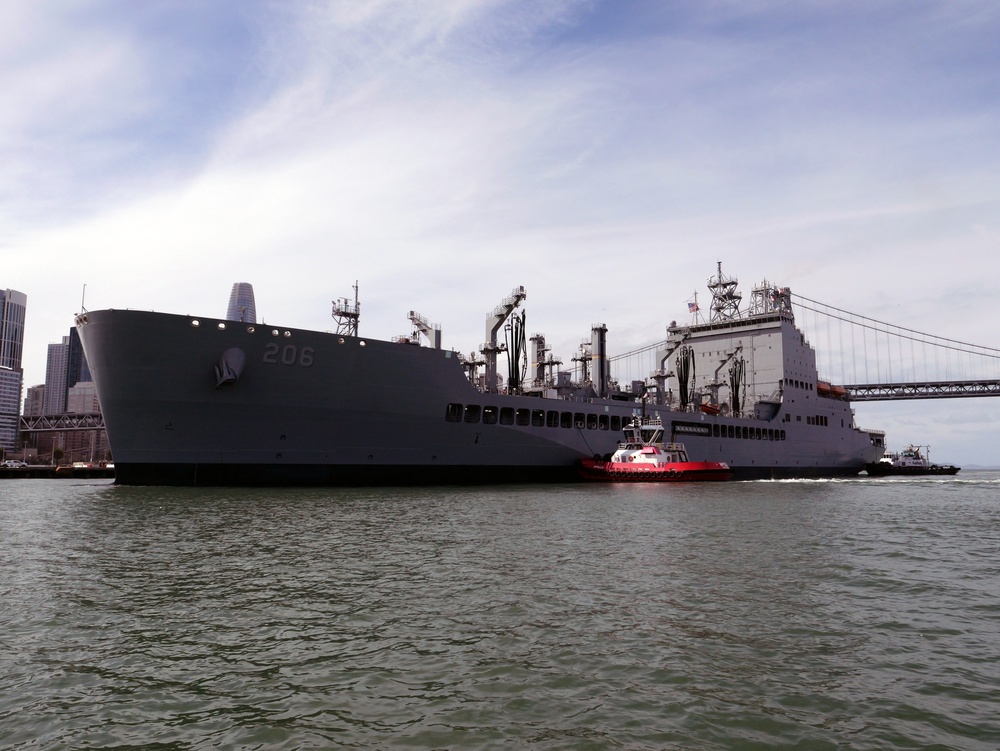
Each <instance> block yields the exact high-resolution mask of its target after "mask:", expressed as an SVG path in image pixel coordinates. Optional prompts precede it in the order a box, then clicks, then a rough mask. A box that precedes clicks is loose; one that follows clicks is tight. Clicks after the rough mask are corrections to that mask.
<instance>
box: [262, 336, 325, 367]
mask: <svg viewBox="0 0 1000 751" xmlns="http://www.w3.org/2000/svg"><path fill="white" fill-rule="evenodd" d="M264 362H268V363H272V364H274V365H277V364H279V363H280V364H281V365H305V366H306V367H309V366H310V365H312V364H313V348H312V347H302V348H301V349H300V348H299V347H296V346H295V345H294V344H286V345H285V346H283V347H282V346H281V345H279V344H277V343H275V342H270V343H269V344H267V345H266V346H265V347H264Z"/></svg>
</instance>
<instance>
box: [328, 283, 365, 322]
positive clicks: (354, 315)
mask: <svg viewBox="0 0 1000 751" xmlns="http://www.w3.org/2000/svg"><path fill="white" fill-rule="evenodd" d="M332 315H333V318H334V319H335V320H336V321H337V333H338V334H341V335H343V336H357V335H358V322H359V321H360V320H361V303H359V302H358V281H357V279H355V280H354V303H353V304H352V303H351V301H350V300H348V299H347V298H346V297H341V298H340V299H337V300H334V301H333V313H332Z"/></svg>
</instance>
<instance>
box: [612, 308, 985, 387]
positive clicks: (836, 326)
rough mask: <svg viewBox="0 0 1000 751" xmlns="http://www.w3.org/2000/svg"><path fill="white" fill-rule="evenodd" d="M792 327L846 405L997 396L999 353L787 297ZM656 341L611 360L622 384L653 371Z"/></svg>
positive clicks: (840, 309)
mask: <svg viewBox="0 0 1000 751" xmlns="http://www.w3.org/2000/svg"><path fill="white" fill-rule="evenodd" d="M792 307H793V312H794V314H795V324H796V326H797V327H798V329H799V330H800V331H801V332H802V333H803V334H804V335H805V337H806V340H807V341H808V342H809V343H810V344H811V345H812V347H813V350H814V351H815V352H816V367H817V370H818V372H819V374H820V378H822V379H823V380H824V381H828V382H830V383H833V384H837V385H838V386H840V387H842V388H843V389H844V391H845V392H846V396H847V397H848V398H849V399H850V400H851V401H858V402H862V401H891V400H897V399H954V398H961V397H984V396H1000V349H997V348H994V347H987V346H983V345H979V344H971V343H969V342H964V341H959V340H957V339H952V338H948V337H944V336H937V335H934V334H928V333H924V332H920V331H916V330H914V329H911V328H907V327H905V326H899V325H896V324H892V323H887V322H885V321H880V320H877V319H875V318H871V317H869V316H865V315H860V314H857V313H851V312H849V311H846V310H843V309H842V308H838V307H835V306H833V305H827V304H826V303H822V302H819V301H817V300H813V299H812V298H809V297H805V296H803V295H798V294H795V293H792ZM662 347H663V342H657V343H655V344H652V345H648V346H645V347H641V348H639V349H635V350H631V351H629V352H624V353H621V354H619V355H615V356H613V357H611V358H610V360H611V367H612V373H613V377H615V378H616V379H617V380H618V381H619V382H621V383H629V382H631V381H635V380H645V379H646V378H647V377H648V376H649V374H650V373H652V372H653V371H654V370H656V368H657V365H656V363H655V356H656V352H657V351H659V350H660V349H661V348H662Z"/></svg>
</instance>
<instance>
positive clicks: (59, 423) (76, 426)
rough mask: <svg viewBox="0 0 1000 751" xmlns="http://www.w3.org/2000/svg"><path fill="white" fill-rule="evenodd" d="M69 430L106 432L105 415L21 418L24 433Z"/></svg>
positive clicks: (98, 413)
mask: <svg viewBox="0 0 1000 751" xmlns="http://www.w3.org/2000/svg"><path fill="white" fill-rule="evenodd" d="M67 430H104V415H102V414H101V413H100V412H97V413H92V414H68V415H39V416H24V415H22V416H21V432H22V433H55V432H59V433H62V432H65V431H67Z"/></svg>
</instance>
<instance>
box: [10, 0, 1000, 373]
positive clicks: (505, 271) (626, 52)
mask: <svg viewBox="0 0 1000 751" xmlns="http://www.w3.org/2000/svg"><path fill="white" fill-rule="evenodd" d="M998 32H1000V11H998V10H996V9H995V8H994V5H993V4H992V3H988V2H978V3H977V2H972V3H962V4H954V3H946V2H940V3H925V4H923V5H921V6H913V5H906V4H882V5H877V6H872V5H871V4H870V3H862V2H846V3H844V2H837V3H833V2H831V3H812V4H808V5H802V4H801V3H792V2H768V3H755V4H752V5H747V4H743V3H733V2H711V3H699V4H691V3H683V2H676V3H672V2H667V3H661V2H636V3H628V4H624V5H623V4H621V3H612V2H602V1H601V0H579V1H577V0H562V1H560V2H549V3H527V2H513V1H510V0H450V1H445V2H436V3H417V4H414V3H409V2H401V1H399V0H378V1H375V2H366V3H356V2H346V1H345V2H337V1H334V0H331V1H329V2H305V1H303V2H287V3H286V2H281V3H278V2H264V1H263V0H261V1H259V2H250V3H240V4H238V5H237V6H233V5H232V4H230V5H225V6H218V5H216V4H203V3H196V2H182V3H176V2H149V3H141V4H135V3H126V2H122V3H116V2H110V3H109V2H96V1H95V2H79V3H75V4H72V5H67V4H65V3H58V2H47V1H46V0H41V1H40V2H34V3H10V4H6V5H4V6H3V7H2V8H0V49H2V51H0V62H2V65H0V160H2V161H3V163H4V164H5V169H4V170H3V171H2V172H0V248H3V251H2V252H3V257H4V274H5V276H4V280H3V281H2V282H0V283H2V284H3V286H10V287H13V288H16V289H20V290H23V291H25V292H27V293H28V295H29V305H30V308H29V322H28V326H29V329H28V335H29V341H28V343H27V347H26V353H27V357H28V358H29V359H28V361H27V362H26V367H27V369H28V373H29V375H28V380H29V382H35V381H37V380H40V379H41V377H42V375H41V374H42V372H43V369H44V356H45V355H44V351H45V344H46V343H47V342H48V341H54V340H56V339H58V337H60V336H62V335H63V334H64V333H65V329H66V328H68V324H69V317H68V314H69V313H71V312H72V310H73V309H74V308H75V307H76V305H77V304H78V300H79V290H80V287H81V286H82V283H83V282H87V283H88V285H89V287H88V289H89V292H88V301H89V302H88V304H89V305H90V306H91V307H95V306H117V307H124V306H133V307H146V308H157V309H166V310H177V311H187V312H198V313H199V314H208V315H211V314H213V313H214V314H221V312H222V309H223V306H224V304H225V300H226V297H227V294H228V289H229V286H230V284H231V283H232V282H233V281H237V280H240V281H251V282H253V283H254V284H255V286H256V288H257V297H258V302H259V306H260V308H261V309H262V310H263V312H264V314H265V315H266V316H267V317H268V318H270V319H273V320H278V319H281V320H283V321H285V322H287V323H288V324H289V325H309V326H319V327H325V326H327V325H328V324H327V323H326V322H325V321H324V317H325V316H326V314H327V311H328V306H329V300H330V299H331V298H333V297H337V296H340V295H344V294H348V293H349V292H350V285H351V284H352V283H353V281H354V280H355V279H359V280H360V281H361V285H362V295H363V298H364V302H365V311H366V317H365V319H364V320H363V323H362V325H363V327H365V329H366V330H367V331H368V332H370V335H378V336H386V337H388V336H391V335H393V334H396V333H402V332H403V330H405V329H406V328H407V326H408V324H407V323H406V320H405V316H406V312H407V311H408V310H410V309H417V310H420V311H421V312H422V313H424V314H425V315H427V316H428V317H429V318H430V319H432V320H435V321H438V322H441V323H442V324H443V325H444V331H445V340H446V342H445V343H446V346H454V347H456V348H458V349H462V350H468V349H471V348H472V347H474V346H476V344H477V343H478V342H479V340H480V339H481V337H482V331H481V329H482V326H483V323H482V319H483V318H484V317H485V315H486V313H487V312H488V311H489V309H491V308H492V307H493V305H494V304H495V303H496V302H498V301H499V299H500V298H502V297H503V296H504V295H505V294H506V293H507V292H508V291H509V289H510V288H511V287H512V286H514V285H517V284H524V285H526V287H527V288H528V291H529V304H530V307H529V310H530V313H529V315H530V318H531V319H532V320H533V321H534V323H533V324H530V325H538V326H539V328H544V329H545V330H546V333H547V334H548V336H549V339H550V343H553V345H554V346H556V347H557V348H560V347H561V348H563V350H564V351H563V354H564V355H569V354H570V353H571V352H572V350H573V349H575V347H576V345H577V343H578V341H579V339H580V338H581V337H582V336H586V334H587V332H588V327H589V324H590V323H591V322H592V321H594V320H598V319H600V318H607V319H608V321H607V322H608V323H609V325H610V326H611V327H612V340H613V341H617V342H620V343H622V345H623V346H624V345H625V344H626V343H627V344H628V345H629V346H631V345H634V344H638V343H641V340H645V341H648V340H649V338H652V337H656V336H659V335H660V334H662V331H663V325H664V323H666V322H667V321H668V320H669V319H670V318H675V317H678V315H679V313H678V311H679V310H680V308H681V306H682V305H683V301H684V300H686V299H687V298H688V297H689V296H690V294H691V291H692V289H694V288H696V287H701V286H702V285H703V283H704V280H705V279H706V278H707V277H708V276H709V275H710V274H711V273H712V271H713V270H714V263H715V261H716V260H717V259H721V260H723V261H724V262H725V263H726V264H727V268H729V269H731V270H732V271H733V272H735V273H738V274H741V275H743V276H745V275H747V274H750V275H752V277H756V276H761V277H762V276H764V275H766V276H767V277H768V278H769V279H772V280H777V281H780V282H781V283H783V284H789V285H791V286H793V288H798V289H801V290H802V291H803V292H805V293H811V296H813V297H818V298H821V299H826V298H830V301H831V302H835V303H837V304H840V305H842V306H843V307H846V308H849V309H856V310H858V311H859V312H870V313H872V314H877V315H879V316H880V317H889V318H892V317H893V316H895V315H898V316H900V317H903V318H905V319H906V321H907V322H909V323H910V324H912V325H913V326H914V327H915V328H921V327H924V328H926V329H929V330H932V331H935V332H938V333H948V331H942V330H941V328H942V327H944V328H948V327H949V326H950V327H958V326H961V327H963V328H964V329H965V331H966V336H965V337H964V338H967V339H971V340H973V341H976V340H981V341H983V342H984V343H989V340H990V339H994V338H995V331H994V330H993V327H992V325H991V324H989V323H988V322H987V319H986V317H980V318H978V319H974V320H971V321H963V322H958V321H954V320H949V319H948V318H947V312H946V311H944V310H941V309H940V308H938V307H936V304H937V303H940V302H942V301H946V300H949V299H953V298H955V297H956V296H957V295H959V294H964V293H965V292H966V291H967V290H968V288H969V284H970V280H971V279H977V278H983V276H984V266H986V267H987V268H989V269H990V270H992V271H998V270H1000V268H998V265H997V263H996V262H995V261H993V260H992V259H993V258H994V253H995V248H996V241H997V238H998V236H1000V220H998V219H997V217H998V216H1000V211H998V208H1000V207H998V204H1000V169H998V167H1000V143H998V137H997V133H998V132H1000V130H998V128H997V124H998V119H1000V118H998V109H997V108H998V104H997V103H998V102H1000V96H998V94H1000V90H998V89H1000V59H998V58H1000V51H998V49H997V47H996V45H995V39H996V38H997V36H998ZM943 259H947V260H946V262H942V260H943ZM873 269H878V271H873ZM886 270H891V271H892V276H891V281H887V279H886V273H885V272H886ZM746 281H750V279H747V280H746ZM650 288H652V290H651V289H650ZM494 298H496V299H494ZM651 299H652V300H655V304H654V305H652V306H651V304H650V300H651ZM872 307H875V308H877V310H875V311H873V310H871V308H872Z"/></svg>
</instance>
